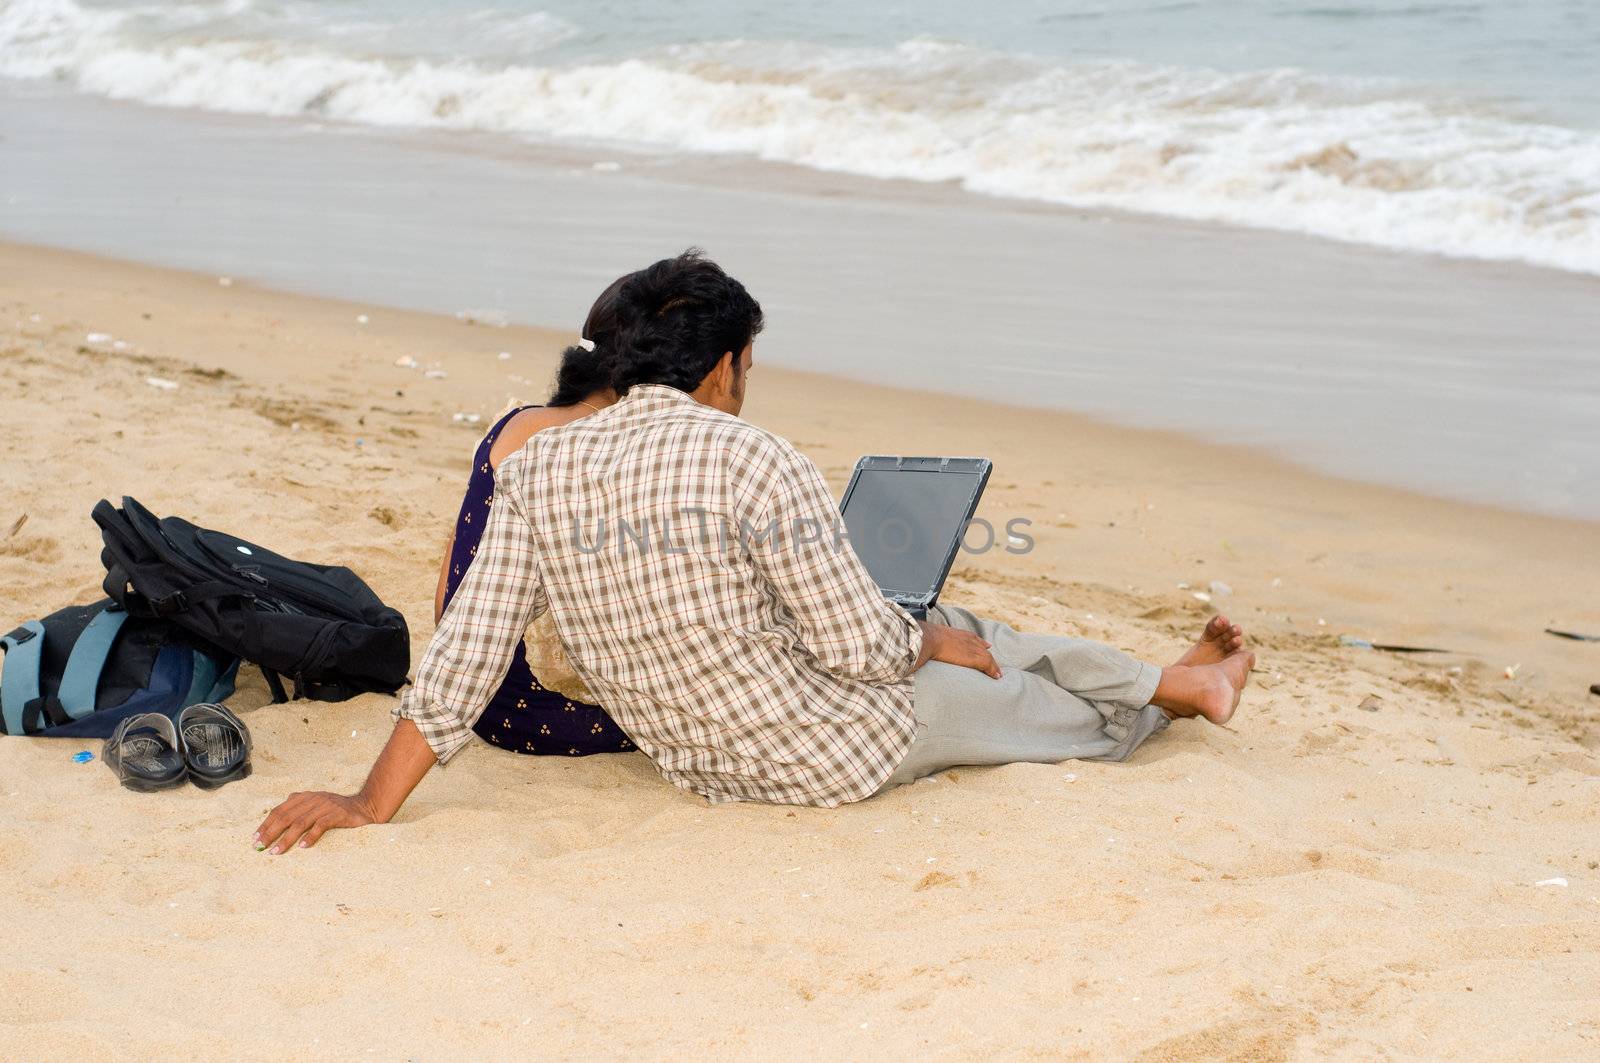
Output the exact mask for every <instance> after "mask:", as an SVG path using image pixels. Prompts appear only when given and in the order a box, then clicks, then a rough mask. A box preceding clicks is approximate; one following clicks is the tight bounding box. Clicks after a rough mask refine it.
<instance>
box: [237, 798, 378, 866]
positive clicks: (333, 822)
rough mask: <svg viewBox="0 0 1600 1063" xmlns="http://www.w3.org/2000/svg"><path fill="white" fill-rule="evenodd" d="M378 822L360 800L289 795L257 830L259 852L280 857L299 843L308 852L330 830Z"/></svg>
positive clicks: (256, 837)
mask: <svg viewBox="0 0 1600 1063" xmlns="http://www.w3.org/2000/svg"><path fill="white" fill-rule="evenodd" d="M376 822H377V817H376V816H374V815H373V814H372V811H371V809H369V808H368V807H367V803H366V802H365V801H363V800H362V799H361V798H359V797H345V796H342V795H340V794H330V793H301V794H290V795H289V797H288V799H287V800H285V801H284V802H283V804H281V805H279V806H278V807H277V808H275V809H273V810H272V811H271V812H270V813H268V815H267V818H266V819H265V820H263V821H262V823H261V826H260V827H258V828H256V836H255V844H256V851H257V852H260V851H261V850H263V849H267V850H269V851H270V852H271V853H272V855H274V856H277V855H279V854H280V853H286V852H288V851H289V850H290V849H291V848H293V847H294V845H295V844H296V843H298V844H299V846H300V848H302V849H309V848H311V847H312V846H313V845H315V844H317V839H318V838H321V837H322V836H323V835H324V834H325V833H327V832H328V831H330V830H336V829H338V828H340V827H365V826H367V825H368V824H369V823H376Z"/></svg>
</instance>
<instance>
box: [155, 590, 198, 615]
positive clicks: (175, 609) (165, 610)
mask: <svg viewBox="0 0 1600 1063" xmlns="http://www.w3.org/2000/svg"><path fill="white" fill-rule="evenodd" d="M150 608H152V609H154V610H155V613H156V615H157V616H163V617H165V616H171V615H172V614H173V613H181V612H183V611H184V610H186V609H188V608H189V596H188V595H186V594H184V593H183V592H182V591H173V592H172V593H171V594H169V595H167V596H166V597H165V598H157V599H155V600H154V601H152V602H151V603H150Z"/></svg>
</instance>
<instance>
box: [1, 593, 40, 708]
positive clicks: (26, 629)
mask: <svg viewBox="0 0 1600 1063" xmlns="http://www.w3.org/2000/svg"><path fill="white" fill-rule="evenodd" d="M0 647H3V648H4V649H5V651H6V670H5V671H4V672H3V673H0V724H3V725H4V727H5V733H6V734H8V735H20V734H24V733H26V732H25V731H24V730H23V726H22V719H23V717H22V714H23V710H24V709H25V708H26V707H27V705H28V704H29V703H30V702H34V701H38V700H39V666H40V660H41V658H42V656H43V654H44V625H43V624H41V623H40V622H39V621H37V620H30V621H28V622H27V623H26V624H23V625H22V626H21V627H19V628H17V630H15V631H13V632H12V633H11V634H9V635H7V636H6V637H5V638H0Z"/></svg>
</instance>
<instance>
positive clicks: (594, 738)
mask: <svg viewBox="0 0 1600 1063" xmlns="http://www.w3.org/2000/svg"><path fill="white" fill-rule="evenodd" d="M530 408H531V407H527V406H523V407H520V408H518V409H515V410H512V411H511V412H510V413H508V414H506V415H505V416H504V417H502V418H500V420H499V421H497V422H496V423H495V426H494V427H493V428H491V429H489V434H488V435H486V436H484V437H483V442H482V443H480V444H479V445H478V452H477V454H476V455H475V456H474V457H473V460H472V479H471V480H470V481H468V483H467V496H466V498H464V499H463V500H462V502H461V513H460V515H459V516H457V517H456V539H455V545H454V546H453V547H452V548H451V551H450V571H449V572H448V573H447V574H446V575H445V592H444V603H445V605H446V606H447V607H448V606H449V604H450V599H451V598H453V597H455V593H456V588H457V587H459V586H460V585H461V580H462V578H463V577H465V576H466V574H467V569H468V568H469V567H471V565H472V559H473V557H474V556H475V555H476V554H477V552H478V541H479V540H480V539H482V538H483V529H484V525H485V524H487V523H488V520H489V507H490V503H492V502H493V501H494V466H492V465H490V464H489V450H490V448H491V447H493V446H494V441H495V440H496V439H498V438H499V437H500V433H501V432H502V431H503V430H504V429H505V426H506V422H508V421H510V420H511V418H513V417H515V416H516V415H517V414H519V413H521V412H522V411H523V410H525V409H530ZM526 651H527V647H526V646H525V645H524V644H523V643H520V642H519V643H517V652H516V654H515V655H514V656H513V657H512V659H511V668H510V670H508V671H507V672H506V678H505V681H504V682H503V683H501V684H500V689H499V690H497V691H495V693H494V696H493V697H492V698H490V699H489V706H488V708H486V709H484V711H483V715H482V716H480V717H478V722H477V723H476V724H474V725H473V727H472V729H473V730H474V731H476V732H477V733H478V736H479V737H480V738H482V739H483V740H484V741H486V742H488V743H489V744H490V745H496V746H499V747H500V748H501V749H509V750H511V751H513V752H515V753H528V754H554V755H559V756H566V757H582V756H587V755H589V754H590V753H618V752H624V751H627V750H631V749H633V743H632V742H630V741H628V736H627V735H625V734H623V733H622V731H621V729H620V728H618V727H617V725H616V724H615V723H613V722H612V720H611V717H609V716H607V715H606V713H605V710H604V709H602V708H601V707H600V706H598V705H590V704H589V703H588V702H584V701H573V700H572V699H571V698H568V697H564V696H563V695H561V694H558V693H556V692H555V691H553V690H546V689H545V688H544V687H542V686H540V685H539V680H538V679H537V678H536V677H535V676H534V674H533V673H532V672H531V671H529V670H528V658H527V652H526Z"/></svg>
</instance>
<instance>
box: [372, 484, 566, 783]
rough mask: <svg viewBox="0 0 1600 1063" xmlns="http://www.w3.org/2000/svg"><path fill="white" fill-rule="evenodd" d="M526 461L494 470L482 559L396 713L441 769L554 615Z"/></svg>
mask: <svg viewBox="0 0 1600 1063" xmlns="http://www.w3.org/2000/svg"><path fill="white" fill-rule="evenodd" d="M522 460H523V455H522V454H520V453H519V454H514V455H512V456H511V457H509V458H507V459H506V460H505V461H504V462H502V463H501V465H500V468H499V469H498V470H496V475H495V492H494V501H493V503H492V504H491V505H490V509H489V525H488V527H487V528H485V529H484V533H483V539H482V541H481V542H479V544H478V552H477V554H476V555H474V557H473V561H472V566H471V567H470V568H468V569H467V574H466V577H465V578H464V579H463V580H462V581H461V585H460V587H458V588H457V590H456V593H455V596H454V598H452V599H451V602H450V607H449V608H448V609H447V610H445V614H444V616H443V617H442V618H440V621H439V626H438V628H437V629H436V630H435V631H434V633H433V638H432V640H430V641H429V643H428V649H427V652H426V653H424V654H423V657H422V663H421V664H419V665H418V666H417V678H416V682H415V683H413V684H412V685H411V686H410V687H408V688H407V689H406V691H405V693H404V694H403V695H402V696H401V699H400V703H399V705H397V706H396V707H395V710H394V716H395V718H396V719H397V720H398V719H407V720H410V721H412V722H413V723H414V724H416V725H417V730H419V731H421V732H422V737H423V738H425V739H427V741H428V745H429V747H430V748H432V749H433V753H434V756H436V757H438V758H439V763H440V764H444V763H445V762H447V761H448V760H450V758H451V757H453V756H455V755H456V753H458V752H460V750H461V747H462V746H464V745H466V744H467V742H468V741H469V740H470V739H471V738H472V725H473V724H474V723H476V722H477V720H478V717H479V716H481V715H482V714H483V710H484V708H485V706H487V705H488V703H489V699H490V698H491V697H492V696H493V694H494V692H495V690H496V689H498V688H499V686H500V684H501V683H502V682H503V681H504V680H505V676H506V671H507V670H508V669H509V668H510V667H511V659H512V656H513V655H514V654H515V652H516V648H517V643H518V642H519V641H521V639H522V633H523V632H524V631H525V630H527V627H528V625H529V624H530V623H532V622H533V620H534V619H536V618H537V617H538V616H540V615H541V614H542V613H544V612H545V610H546V609H548V608H549V602H548V600H547V599H546V597H545V593H544V586H543V584H542V582H541V581H540V578H539V567H538V557H537V555H536V552H535V551H534V549H533V540H532V533H531V529H530V528H529V525H528V521H527V517H526V512H527V510H526V506H525V505H524V503H523V499H522V493H521V488H520V484H521V483H522V477H523V470H522V468H521V462H522Z"/></svg>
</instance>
